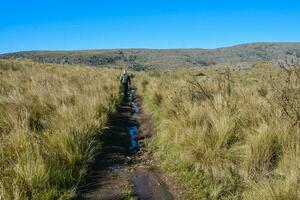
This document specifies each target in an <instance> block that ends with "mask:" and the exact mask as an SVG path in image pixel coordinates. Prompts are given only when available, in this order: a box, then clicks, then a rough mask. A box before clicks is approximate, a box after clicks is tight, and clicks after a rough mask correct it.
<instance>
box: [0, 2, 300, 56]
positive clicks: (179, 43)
mask: <svg viewBox="0 0 300 200" xmlns="http://www.w3.org/2000/svg"><path fill="white" fill-rule="evenodd" d="M258 41H265V42H283V41H285V42H299V41H300V2H299V1H296V0H294V1H292V0H285V1H276V0H273V1H271V0H266V1H263V0H260V1H259V0H252V1H248V0H244V1H243V0H240V1H238V0H227V1H225V0H219V1H217V0H198V1H196V0H181V1H179V0H173V1H167V0H161V1H158V0H123V1H117V0H115V1H114V0H110V1H109V0H107V1H104V0H103V1H102V0H98V1H97V0H84V1H83V0H81V1H79V0H26V1H25V0H1V2H0V53H5V52H13V51H21V50H62V49H64V50H73V49H75V50H76V49H110V48H216V47H224V46H231V45H235V44H240V43H250V42H258Z"/></svg>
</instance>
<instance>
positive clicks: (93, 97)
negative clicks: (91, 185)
mask: <svg viewBox="0 0 300 200" xmlns="http://www.w3.org/2000/svg"><path fill="white" fill-rule="evenodd" d="M116 76H117V71H115V70H109V69H101V70H100V69H95V68H88V67H76V66H67V65H66V66H62V65H61V66H59V65H52V64H36V63H33V62H24V61H22V62H21V61H9V60H6V61H4V60H0V199H22V200H24V199H69V198H71V197H72V196H73V195H74V191H75V190H74V188H75V187H76V184H78V182H79V180H80V177H81V176H82V175H83V174H84V173H85V172H86V169H87V164H88V163H89V162H90V161H91V160H92V159H93V157H94V156H95V153H97V152H98V151H99V148H100V144H99V143H96V136H97V135H98V134H101V131H102V130H103V129H104V127H105V124H106V122H107V118H108V116H109V115H110V114H111V113H112V112H114V110H115V106H116V104H117V103H118V99H119V98H118V89H119V88H118V81H116Z"/></svg>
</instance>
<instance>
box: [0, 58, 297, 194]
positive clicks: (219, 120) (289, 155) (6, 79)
mask: <svg viewBox="0 0 300 200" xmlns="http://www.w3.org/2000/svg"><path fill="white" fill-rule="evenodd" d="M283 64H284V67H283V68H274V67H273V66H272V64H271V63H268V62H258V63H257V64H256V65H255V66H254V67H253V68H251V69H247V70H241V71H236V70H234V68H230V66H228V67H225V66H224V67H218V68H209V67H207V68H205V69H176V70H170V71H167V72H156V71H149V72H134V74H135V78H134V79H135V81H136V82H137V85H138V92H139V94H141V95H142V97H143V99H144V109H145V111H146V112H147V113H149V114H151V116H152V117H153V119H154V121H155V129H156V134H155V135H154V136H153V137H152V138H151V140H150V141H149V143H148V144H147V146H148V150H149V151H150V152H151V153H153V155H154V157H155V159H156V160H157V162H158V163H160V164H161V167H162V169H163V170H165V171H167V172H171V173H173V174H176V177H177V179H176V180H177V181H178V183H179V184H180V185H181V186H182V187H183V188H184V191H185V192H184V199H246V200H252V199H258V200H260V199H261V200H271V199H278V200H281V199H282V200H289V199H291V200H292V199H299V198H300V95H299V94H300V71H299V66H298V65H297V64H295V63H293V62H292V63H290V62H288V61H286V63H283ZM120 72H121V71H120V70H118V69H107V68H101V69H99V68H92V67H83V66H75V65H56V64H38V63H35V62H31V61H20V60H19V61H15V60H0V197H1V198H0V199H20V200H21V199H22V200H23V199H72V198H73V197H74V195H75V191H76V186H77V185H78V183H79V181H80V180H81V179H82V177H84V175H85V173H86V170H87V166H88V164H89V163H90V162H91V161H92V160H93V157H94V156H95V154H96V153H97V152H99V151H100V150H101V143H98V142H96V141H97V140H96V138H97V135H99V134H101V132H102V131H103V129H104V128H105V126H106V123H107V121H108V119H109V117H110V115H111V114H112V113H114V112H115V110H116V106H117V105H118V104H119V103H120V95H119V81H118V79H117V77H118V75H119V74H120Z"/></svg>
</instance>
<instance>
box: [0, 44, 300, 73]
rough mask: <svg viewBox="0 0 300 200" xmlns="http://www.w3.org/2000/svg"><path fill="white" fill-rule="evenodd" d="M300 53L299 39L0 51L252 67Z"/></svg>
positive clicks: (67, 58) (77, 60) (145, 63)
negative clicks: (211, 46)
mask: <svg viewBox="0 0 300 200" xmlns="http://www.w3.org/2000/svg"><path fill="white" fill-rule="evenodd" d="M289 55H293V56H296V57H300V43H251V44H241V45H237V46H232V47H225V48H217V49H112V50H81V51H23V52H15V53H7V54H1V55H0V58H2V59H11V58H24V59H31V60H33V61H37V62H43V63H44V62H46V63H58V64H80V65H81V64H82V65H89V66H96V67H101V66H112V67H118V66H119V67H120V66H126V65H128V66H129V68H131V69H134V70H148V69H169V68H178V67H205V66H210V65H218V64H231V65H235V66H237V67H249V66H252V64H253V63H254V62H257V61H276V60H278V59H281V58H284V57H286V56H289Z"/></svg>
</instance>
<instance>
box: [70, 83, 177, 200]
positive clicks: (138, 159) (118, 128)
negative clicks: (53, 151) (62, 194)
mask: <svg viewBox="0 0 300 200" xmlns="http://www.w3.org/2000/svg"><path fill="white" fill-rule="evenodd" d="M129 99H130V100H129V102H126V101H124V102H122V103H121V104H120V105H119V107H118V110H117V112H116V114H115V115H114V116H112V117H111V119H110V121H109V127H108V128H107V129H106V131H105V132H104V133H103V134H101V136H99V141H102V150H101V153H100V154H98V155H97V156H96V158H95V161H94V162H93V163H92V164H91V166H90V168H89V170H88V174H87V177H86V179H85V180H84V181H83V182H82V183H80V185H79V187H78V190H77V194H78V195H77V197H76V199H77V200H83V199H84V200H85V199H86V200H88V199H93V200H98V199H99V200H118V199H140V200H172V199H178V197H176V195H174V193H173V191H172V190H174V188H172V187H168V186H167V185H170V184H166V183H167V182H168V178H166V177H165V176H164V175H163V174H161V173H160V172H159V170H158V167H156V166H155V164H154V162H153V160H152V159H151V155H148V154H147V153H146V152H145V151H143V148H144V141H145V140H146V139H147V138H148V137H151V135H152V134H153V126H152V124H151V121H150V118H149V117H146V116H144V113H143V112H141V109H140V108H141V105H142V99H141V97H139V96H138V95H136V88H133V89H131V90H130V97H129ZM145 138H146V139H145ZM172 193H173V195H172Z"/></svg>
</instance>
